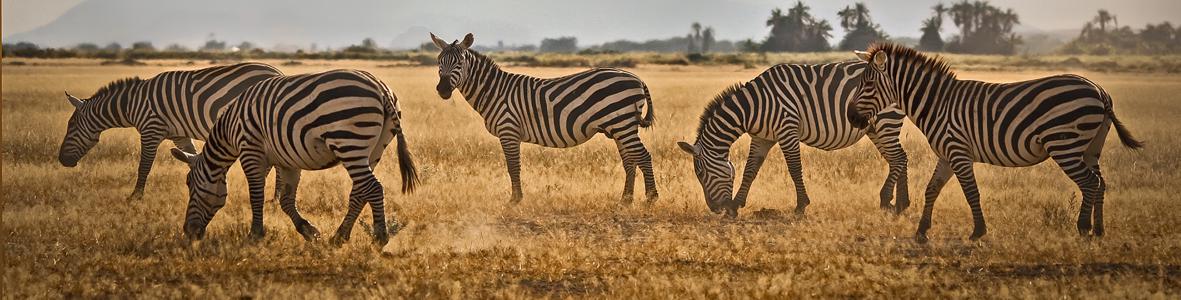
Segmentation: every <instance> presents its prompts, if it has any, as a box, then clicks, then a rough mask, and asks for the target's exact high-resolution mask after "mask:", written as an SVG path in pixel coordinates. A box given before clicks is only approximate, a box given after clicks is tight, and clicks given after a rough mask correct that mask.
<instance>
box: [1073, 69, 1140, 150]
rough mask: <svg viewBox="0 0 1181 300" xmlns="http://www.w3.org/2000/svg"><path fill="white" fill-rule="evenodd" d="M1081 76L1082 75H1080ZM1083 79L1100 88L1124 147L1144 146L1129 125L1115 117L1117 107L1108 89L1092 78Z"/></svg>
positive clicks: (1136, 147) (1137, 147)
mask: <svg viewBox="0 0 1181 300" xmlns="http://www.w3.org/2000/svg"><path fill="white" fill-rule="evenodd" d="M1079 78H1082V77H1081V76H1080V77H1079ZM1083 80H1086V81H1087V82H1089V83H1091V85H1093V86H1095V87H1096V88H1098V89H1099V94H1100V96H1101V97H1103V100H1104V102H1105V103H1106V105H1107V112H1106V114H1107V117H1108V118H1111V124H1112V125H1115V133H1116V135H1118V136H1119V141H1120V143H1122V144H1124V147H1128V148H1131V149H1141V148H1144V142H1143V141H1137V140H1136V138H1135V137H1133V136H1132V132H1131V131H1128V128H1127V127H1124V123H1123V122H1120V121H1119V119H1118V118H1116V117H1115V109H1114V108H1113V106H1115V104H1114V103H1113V102H1112V101H1111V94H1108V93H1107V90H1105V89H1103V88H1101V87H1099V85H1097V84H1095V82H1093V81H1091V80H1090V79H1086V78H1083Z"/></svg>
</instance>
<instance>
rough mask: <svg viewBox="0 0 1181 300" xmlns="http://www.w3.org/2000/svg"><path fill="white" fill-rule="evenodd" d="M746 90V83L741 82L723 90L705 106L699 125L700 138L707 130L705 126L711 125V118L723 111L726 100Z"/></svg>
mask: <svg viewBox="0 0 1181 300" xmlns="http://www.w3.org/2000/svg"><path fill="white" fill-rule="evenodd" d="M744 88H746V83H742V82H739V83H735V84H732V85H730V86H729V87H727V88H726V89H724V90H722V92H721V93H718V95H717V96H714V99H713V100H710V101H709V104H706V105H705V110H704V111H702V112H701V117H700V120H699V122H700V123H698V124H697V135H698V136H700V135H701V131H702V130H705V125H706V124H708V123H709V119H710V117H712V116H713V115H715V114H717V113H718V111H719V110H721V109H722V103H723V102H725V101H726V99H730V96H733V95H734V93H737V92H738V91H741V90H742V89H744Z"/></svg>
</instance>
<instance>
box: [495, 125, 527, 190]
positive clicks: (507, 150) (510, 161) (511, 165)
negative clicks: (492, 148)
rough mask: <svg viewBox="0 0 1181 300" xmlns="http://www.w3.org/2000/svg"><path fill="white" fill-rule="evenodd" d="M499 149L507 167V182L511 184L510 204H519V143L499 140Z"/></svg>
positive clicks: (508, 139) (512, 140) (505, 139)
mask: <svg viewBox="0 0 1181 300" xmlns="http://www.w3.org/2000/svg"><path fill="white" fill-rule="evenodd" d="M500 147H501V148H502V149H503V150H504V161H505V165H506V166H507V167H508V177H509V181H510V182H511V183H512V189H513V190H512V191H513V194H512V199H511V200H509V203H511V204H517V203H520V202H521V198H523V196H522V193H521V142H520V141H517V140H516V139H513V138H507V137H502V138H500Z"/></svg>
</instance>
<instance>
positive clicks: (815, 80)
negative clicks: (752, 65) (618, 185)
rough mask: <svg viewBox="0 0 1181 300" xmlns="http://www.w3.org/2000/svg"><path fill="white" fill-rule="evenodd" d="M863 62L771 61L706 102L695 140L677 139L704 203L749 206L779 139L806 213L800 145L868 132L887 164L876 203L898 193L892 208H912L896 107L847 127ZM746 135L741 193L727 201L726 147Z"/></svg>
mask: <svg viewBox="0 0 1181 300" xmlns="http://www.w3.org/2000/svg"><path fill="white" fill-rule="evenodd" d="M865 66H866V64H865V63H861V62H841V63H831V64H823V65H788V64H783V65H776V66H774V67H771V68H770V69H767V70H766V71H763V73H762V74H759V76H758V77H755V78H754V79H752V80H750V81H748V82H746V83H743V84H735V85H733V86H731V87H730V88H728V89H726V90H725V91H723V92H722V93H721V94H719V95H718V96H716V97H715V98H714V100H713V101H712V102H710V103H709V104H708V105H706V108H705V112H703V113H702V114H701V124H700V125H699V126H698V127H697V140H696V141H695V142H694V143H693V144H689V143H686V142H679V143H678V145H680V147H681V149H682V150H684V151H685V152H688V153H689V154H691V155H693V169H694V172H695V173H696V174H697V179H698V181H699V182H700V183H701V186H702V189H703V190H704V192H705V200H706V202H705V203H706V205H708V206H709V209H710V210H711V211H713V212H715V213H722V212H723V210H725V213H726V214H727V215H729V216H736V215H737V214H738V208H741V207H744V206H746V196H747V193H748V192H749V191H750V185H751V183H752V182H753V181H754V179H755V177H756V176H757V175H758V173H759V167H761V166H762V164H763V161H764V160H765V159H766V158H767V152H768V151H770V149H771V146H774V145H775V144H779V149H780V151H782V152H783V155H784V157H785V158H786V159H787V166H788V171H789V173H791V178H792V181H793V182H794V183H795V187H796V209H795V211H796V213H797V214H803V213H804V208H805V207H806V206H808V203H809V199H808V194H807V191H806V190H805V189H804V176H803V167H802V166H800V143H801V142H803V143H804V144H806V145H809V146H812V147H815V148H819V149H822V150H828V151H831V150H836V149H842V148H845V147H849V146H851V145H853V144H855V143H857V141H859V140H861V137H863V136H865V135H869V138H870V140H872V141H873V143H874V145H875V146H877V148H878V152H880V153H881V154H882V157H883V158H885V159H886V162H887V163H888V164H889V166H890V171H889V174H888V175H887V176H886V182H885V184H883V185H882V189H881V193H880V196H881V207H882V208H883V209H889V208H890V207H891V205H890V198H891V196H892V195H891V194H892V193H893V192H895V189H896V190H897V195H898V197H897V202H896V205H894V207H893V208H894V209H895V211H896V212H899V213H901V212H902V211H903V210H905V209H906V207H907V206H909V205H910V201H909V196H908V194H907V188H906V152H905V151H904V150H903V149H902V145H901V144H899V141H898V134H899V132H900V131H901V128H902V118H903V117H904V116H903V115H902V112H901V111H898V110H896V109H885V110H882V111H881V112H879V113H877V114H876V118H875V120H876V122H875V123H874V126H873V127H871V128H869V130H863V129H860V128H856V127H853V126H851V125H850V124H849V123H848V121H847V120H846V119H845V114H844V111H845V110H846V106H847V105H848V104H849V101H851V100H852V99H853V98H854V97H855V96H856V95H857V93H856V91H857V90H856V88H857V86H858V85H859V84H860V77H861V73H862V71H863V70H864V69H865ZM743 134H750V136H751V144H750V156H749V157H748V159H747V163H746V169H745V170H744V171H743V174H742V185H741V186H740V187H739V188H738V195H737V196H735V197H734V200H733V201H731V200H730V195H731V189H732V187H731V185H733V182H734V179H733V177H734V165H733V164H732V163H730V160H729V154H730V145H731V144H733V143H734V141H735V140H737V139H738V138H739V137H741V136H742V135H743Z"/></svg>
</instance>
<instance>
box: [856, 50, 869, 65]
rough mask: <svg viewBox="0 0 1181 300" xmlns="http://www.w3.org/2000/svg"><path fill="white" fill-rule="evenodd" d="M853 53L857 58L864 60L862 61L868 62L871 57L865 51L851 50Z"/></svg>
mask: <svg viewBox="0 0 1181 300" xmlns="http://www.w3.org/2000/svg"><path fill="white" fill-rule="evenodd" d="M853 54H856V55H857V58H860V59H861V61H864V62H869V60H870V58H872V57H869V52H865V51H857V50H853Z"/></svg>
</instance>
